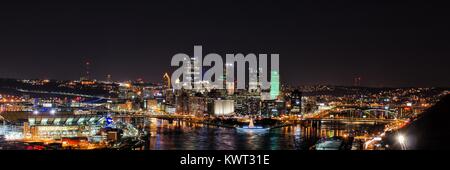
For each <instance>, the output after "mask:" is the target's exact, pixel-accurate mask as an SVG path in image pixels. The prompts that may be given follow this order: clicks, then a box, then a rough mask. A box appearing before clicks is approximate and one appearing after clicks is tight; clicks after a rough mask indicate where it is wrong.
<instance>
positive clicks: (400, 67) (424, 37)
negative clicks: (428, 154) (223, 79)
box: [0, 2, 450, 87]
mask: <svg viewBox="0 0 450 170" xmlns="http://www.w3.org/2000/svg"><path fill="white" fill-rule="evenodd" d="M419 7H423V8H419ZM418 9H420V10H418ZM443 10H444V8H441V7H440V6H439V4H421V3H414V2H410V3H404V4H403V3H398V4H390V5H386V4H381V3H380V4H378V3H367V2H364V3H363V2H360V3H331V4H328V5H325V6H323V5H319V4H318V3H317V4H316V3H305V2H297V3H284V4H280V3H278V4H275V3H271V2H260V3H251V2H242V3H220V5H217V4H211V3H207V2H197V3H189V2H183V3H182V2H177V3H168V2H166V3H162V2H160V3H148V4H125V5H124V4H115V3H110V4H101V3H90V4H82V3H76V4H65V3H61V4H57V3H56V4H55V3H51V4H50V3H47V4H45V3H44V4H37V3H36V4H25V5H24V4H14V3H8V4H6V5H4V6H2V7H1V12H0V16H1V18H2V20H4V22H5V23H4V24H6V25H8V26H6V27H2V28H0V35H1V36H2V39H1V40H0V56H2V62H1V64H0V65H1V67H0V78H18V79H31V78H39V79H46V78H48V79H60V80H74V79H79V78H80V77H81V76H82V75H83V73H84V72H85V67H84V63H85V61H86V60H90V61H91V62H92V65H91V67H90V68H89V69H90V73H91V77H92V78H94V79H98V80H106V79H107V76H108V75H111V79H112V80H118V81H123V80H135V79H138V78H142V79H144V80H146V81H149V82H161V81H162V76H163V74H164V73H165V72H169V73H170V72H171V71H172V70H173V69H175V68H171V67H170V59H171V57H172V56H173V55H175V54H177V53H181V52H182V53H187V54H191V53H192V52H193V49H192V47H193V46H194V45H203V47H204V50H205V53H210V52H217V53H219V54H221V55H224V54H226V53H234V52H236V51H239V52H245V53H255V54H259V53H279V54H280V81H281V82H284V83H289V84H292V85H311V84H330V85H353V84H354V83H355V82H354V80H355V78H361V79H360V80H359V81H358V84H360V85H361V86H371V87H405V86H416V87H423V86H426V87H430V86H439V87H447V86H448V80H446V79H445V77H446V76H447V75H449V74H450V69H449V67H448V66H446V63H448V62H449V57H448V55H449V52H448V50H447V48H448V43H447V42H446V39H448V37H449V33H448V31H447V30H448V28H449V24H448V23H445V22H444V21H445V18H446V17H447V16H448V13H447V12H445V11H443ZM206 14H207V15H206ZM291 73H295V74H291Z"/></svg>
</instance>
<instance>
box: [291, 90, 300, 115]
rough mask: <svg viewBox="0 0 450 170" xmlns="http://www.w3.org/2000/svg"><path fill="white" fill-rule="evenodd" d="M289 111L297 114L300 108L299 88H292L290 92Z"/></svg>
mask: <svg viewBox="0 0 450 170" xmlns="http://www.w3.org/2000/svg"><path fill="white" fill-rule="evenodd" d="M290 100H291V107H292V109H291V113H294V114H298V113H301V110H302V93H301V92H300V91H299V90H294V91H293V92H292V93H291V99H290Z"/></svg>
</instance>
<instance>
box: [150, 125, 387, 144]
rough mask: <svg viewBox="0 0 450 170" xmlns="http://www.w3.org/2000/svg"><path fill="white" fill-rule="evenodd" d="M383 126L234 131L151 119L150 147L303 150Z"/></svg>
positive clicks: (336, 126) (311, 126)
mask: <svg viewBox="0 0 450 170" xmlns="http://www.w3.org/2000/svg"><path fill="white" fill-rule="evenodd" d="M382 128H383V125H370V124H369V125H368V124H345V125H344V124H335V123H322V124H320V125H318V126H314V124H308V123H305V124H302V125H295V126H286V127H282V128H276V129H271V130H268V131H265V130H238V129H233V128H223V127H216V126H210V125H202V124H196V123H190V122H184V121H177V120H173V121H168V120H163V119H151V120H150V128H149V131H150V133H151V138H150V149H152V150H305V149H308V148H309V147H311V146H312V145H313V144H314V143H315V142H316V141H317V140H318V139H320V138H323V137H332V136H347V135H364V134H371V133H374V132H377V131H380V130H382Z"/></svg>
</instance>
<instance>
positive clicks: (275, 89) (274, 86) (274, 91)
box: [270, 71, 280, 100]
mask: <svg viewBox="0 0 450 170" xmlns="http://www.w3.org/2000/svg"><path fill="white" fill-rule="evenodd" d="M270 76H271V78H270V98H271V99H272V100H274V99H276V98H277V97H278V95H280V75H279V74H278V71H272V72H271V74H270Z"/></svg>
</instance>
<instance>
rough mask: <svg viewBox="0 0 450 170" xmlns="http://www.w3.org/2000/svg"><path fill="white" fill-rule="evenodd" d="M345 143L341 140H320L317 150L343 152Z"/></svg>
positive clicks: (316, 146)
mask: <svg viewBox="0 0 450 170" xmlns="http://www.w3.org/2000/svg"><path fill="white" fill-rule="evenodd" d="M343 144H344V141H343V140H342V139H340V138H326V139H321V140H319V141H318V142H317V143H316V145H315V150H342V147H343Z"/></svg>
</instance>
